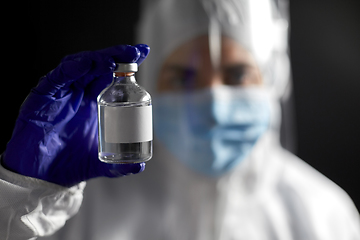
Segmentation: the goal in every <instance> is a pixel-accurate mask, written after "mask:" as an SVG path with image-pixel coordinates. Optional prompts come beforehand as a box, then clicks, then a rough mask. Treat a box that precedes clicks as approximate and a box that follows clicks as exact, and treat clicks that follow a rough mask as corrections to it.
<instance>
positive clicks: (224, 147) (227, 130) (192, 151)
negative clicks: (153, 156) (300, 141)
mask: <svg viewBox="0 0 360 240" xmlns="http://www.w3.org/2000/svg"><path fill="white" fill-rule="evenodd" d="M269 106H270V104H269V98H268V94H267V92H266V90H265V89H262V88H240V87H229V86H219V87H214V88H210V89H206V90H200V91H192V92H185V93H169V94H160V95H159V96H158V97H156V98H154V101H153V108H154V127H155V134H156V136H157V138H158V140H160V141H161V142H162V144H164V145H165V146H166V148H167V149H168V150H169V151H170V152H171V153H172V154H173V155H174V156H175V157H176V158H177V159H178V160H180V161H181V162H183V163H184V164H185V165H187V166H188V167H189V168H191V169H193V170H195V171H197V172H201V173H203V174H206V175H209V176H220V175H222V174H224V173H226V172H228V171H229V170H231V169H232V168H234V167H235V166H236V165H238V164H239V162H241V160H243V159H244V158H245V157H246V156H247V155H248V154H249V152H250V151H251V149H252V148H253V146H254V145H255V143H256V141H257V140H258V139H259V138H260V136H261V135H262V134H263V133H264V132H265V131H266V130H267V128H268V125H269V118H270V111H269V109H270V108H269Z"/></svg>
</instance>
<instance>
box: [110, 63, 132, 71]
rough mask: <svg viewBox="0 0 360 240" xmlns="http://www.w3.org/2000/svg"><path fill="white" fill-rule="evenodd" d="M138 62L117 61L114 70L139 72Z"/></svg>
mask: <svg viewBox="0 0 360 240" xmlns="http://www.w3.org/2000/svg"><path fill="white" fill-rule="evenodd" d="M137 71H138V65H137V63H116V68H115V71H114V72H137Z"/></svg>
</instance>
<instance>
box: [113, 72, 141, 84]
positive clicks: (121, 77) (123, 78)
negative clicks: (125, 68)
mask: <svg viewBox="0 0 360 240" xmlns="http://www.w3.org/2000/svg"><path fill="white" fill-rule="evenodd" d="M113 76H114V83H121V84H126V83H136V79H135V73H133V72H114V74H113Z"/></svg>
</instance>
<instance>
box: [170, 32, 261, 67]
mask: <svg viewBox="0 0 360 240" xmlns="http://www.w3.org/2000/svg"><path fill="white" fill-rule="evenodd" d="M235 63H246V64H248V65H255V61H254V59H253V57H252V56H251V54H250V53H249V52H248V51H247V50H246V49H245V48H243V47H242V46H241V45H240V44H239V43H237V42H236V41H234V40H232V39H231V38H229V37H226V36H222V38H221V65H232V64H235ZM165 64H176V65H183V66H187V65H204V64H205V65H207V64H211V61H210V50H209V38H208V36H207V35H204V36H200V37H197V38H194V39H192V40H190V41H188V42H186V43H184V44H183V45H181V46H180V47H178V48H177V49H175V50H174V51H173V52H172V53H171V54H170V55H169V56H168V57H167V59H166V60H165Z"/></svg>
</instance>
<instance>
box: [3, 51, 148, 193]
mask: <svg viewBox="0 0 360 240" xmlns="http://www.w3.org/2000/svg"><path fill="white" fill-rule="evenodd" d="M149 51H150V48H149V47H148V46H147V45H143V44H140V45H136V46H135V47H134V46H129V45H119V46H115V47H111V48H107V49H103V50H99V51H91V52H81V53H78V54H74V55H70V56H67V57H65V58H64V59H63V60H62V61H61V63H60V65H59V66H58V67H57V68H55V69H54V70H53V71H51V72H50V73H48V74H47V75H46V76H45V77H43V78H42V79H40V81H39V83H38V85H37V86H36V87H35V88H34V89H32V90H31V92H30V94H29V96H28V97H27V98H26V100H25V102H24V103H23V104H22V106H21V108H20V113H19V116H18V119H17V120H16V124H15V128H14V131H13V135H12V138H11V140H10V141H9V143H8V145H7V148H6V151H5V153H4V155H3V156H2V158H3V159H2V165H3V166H4V167H5V168H7V169H9V170H11V171H13V172H16V173H19V174H22V175H25V176H29V177H34V178H38V179H42V180H46V181H49V182H53V183H56V184H59V185H62V186H67V187H70V186H73V185H75V184H77V183H80V182H81V181H84V180H88V179H90V178H95V177H100V176H105V177H110V178H112V177H118V176H123V175H127V174H135V173H139V172H142V171H143V170H144V169H145V163H139V164H107V163H103V162H101V161H100V160H99V159H98V128H97V102H96V98H97V96H98V94H99V93H100V92H101V91H102V90H103V89H104V88H105V87H106V86H107V85H108V84H110V83H111V81H112V71H113V70H114V68H115V66H116V65H115V62H123V63H124V62H137V63H138V64H141V63H142V61H143V60H144V59H145V58H146V56H147V55H148V53H149Z"/></svg>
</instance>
